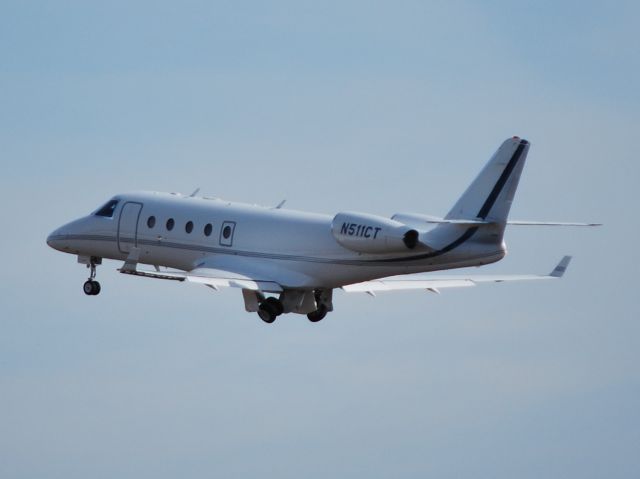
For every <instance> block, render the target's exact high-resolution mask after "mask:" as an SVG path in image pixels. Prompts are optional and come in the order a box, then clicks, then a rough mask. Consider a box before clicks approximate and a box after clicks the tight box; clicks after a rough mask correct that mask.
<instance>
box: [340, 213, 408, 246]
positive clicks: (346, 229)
mask: <svg viewBox="0 0 640 479" xmlns="http://www.w3.org/2000/svg"><path fill="white" fill-rule="evenodd" d="M331 233H332V234H333V237H334V238H335V239H336V241H337V242H338V243H339V244H340V245H342V246H344V247H345V248H347V249H350V250H351V251H356V252H358V253H378V254H383V253H401V252H406V251H410V250H412V249H414V248H415V247H416V246H417V245H418V236H419V234H418V232H417V231H416V230H414V229H412V228H410V227H409V226H407V225H404V224H402V223H399V222H397V221H393V220H390V219H387V218H383V217H381V216H375V215H368V214H364V213H338V214H337V215H336V216H335V217H334V218H333V221H332V223H331Z"/></svg>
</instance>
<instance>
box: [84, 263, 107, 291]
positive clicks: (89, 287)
mask: <svg viewBox="0 0 640 479" xmlns="http://www.w3.org/2000/svg"><path fill="white" fill-rule="evenodd" d="M101 263H102V259H101V258H96V257H95V256H92V257H91V258H90V259H89V261H88V262H87V268H90V269H91V273H90V274H89V279H88V280H87V281H85V283H84V284H83V285H82V290H83V291H84V294H86V295H87V296H96V295H98V294H100V283H98V282H97V281H96V280H95V277H96V266H97V265H99V264H101Z"/></svg>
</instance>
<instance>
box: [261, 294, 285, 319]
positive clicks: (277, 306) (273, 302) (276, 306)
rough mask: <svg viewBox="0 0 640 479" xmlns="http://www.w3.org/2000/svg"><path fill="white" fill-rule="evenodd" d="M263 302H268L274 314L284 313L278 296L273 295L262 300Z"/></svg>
mask: <svg viewBox="0 0 640 479" xmlns="http://www.w3.org/2000/svg"><path fill="white" fill-rule="evenodd" d="M264 302H265V303H267V304H269V305H270V306H271V307H272V308H273V310H274V311H275V313H276V316H280V315H281V314H282V313H284V306H282V301H280V300H279V299H278V298H274V297H273V296H271V297H269V298H267V299H265V300H264Z"/></svg>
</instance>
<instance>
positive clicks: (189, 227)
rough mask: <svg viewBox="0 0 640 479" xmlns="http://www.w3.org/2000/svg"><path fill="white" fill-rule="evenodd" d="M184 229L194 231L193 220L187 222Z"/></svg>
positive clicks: (188, 231) (189, 231)
mask: <svg viewBox="0 0 640 479" xmlns="http://www.w3.org/2000/svg"><path fill="white" fill-rule="evenodd" d="M184 230H185V231H186V232H187V233H191V232H192V231H193V221H187V224H186V225H184Z"/></svg>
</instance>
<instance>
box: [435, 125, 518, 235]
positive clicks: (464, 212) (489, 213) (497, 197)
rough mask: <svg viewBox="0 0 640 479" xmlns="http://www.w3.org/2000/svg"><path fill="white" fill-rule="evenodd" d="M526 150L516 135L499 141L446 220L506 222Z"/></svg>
mask: <svg viewBox="0 0 640 479" xmlns="http://www.w3.org/2000/svg"><path fill="white" fill-rule="evenodd" d="M528 151H529V142H528V141H527V140H522V139H520V138H518V137H517V136H514V137H513V138H509V139H508V140H506V141H505V142H504V143H502V145H501V146H500V148H498V151H496V152H495V153H494V155H493V156H492V157H491V159H490V160H489V162H488V163H487V164H486V165H485V167H484V168H483V169H482V171H481V172H480V174H479V175H478V176H477V177H476V179H475V180H474V181H473V183H471V185H469V187H468V188H467V190H466V191H465V192H464V194H463V195H462V196H461V197H460V199H459V200H458V201H457V202H456V204H455V205H454V206H453V208H451V211H449V213H447V216H445V219H446V220H472V221H486V222H490V223H497V224H501V225H504V224H506V222H507V216H508V215H509V210H510V209H511V203H512V202H513V197H514V195H515V193H516V188H517V187H518V182H519V181H520V175H521V174H522V169H523V167H524V163H525V160H526V158H527V152H528Z"/></svg>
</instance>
